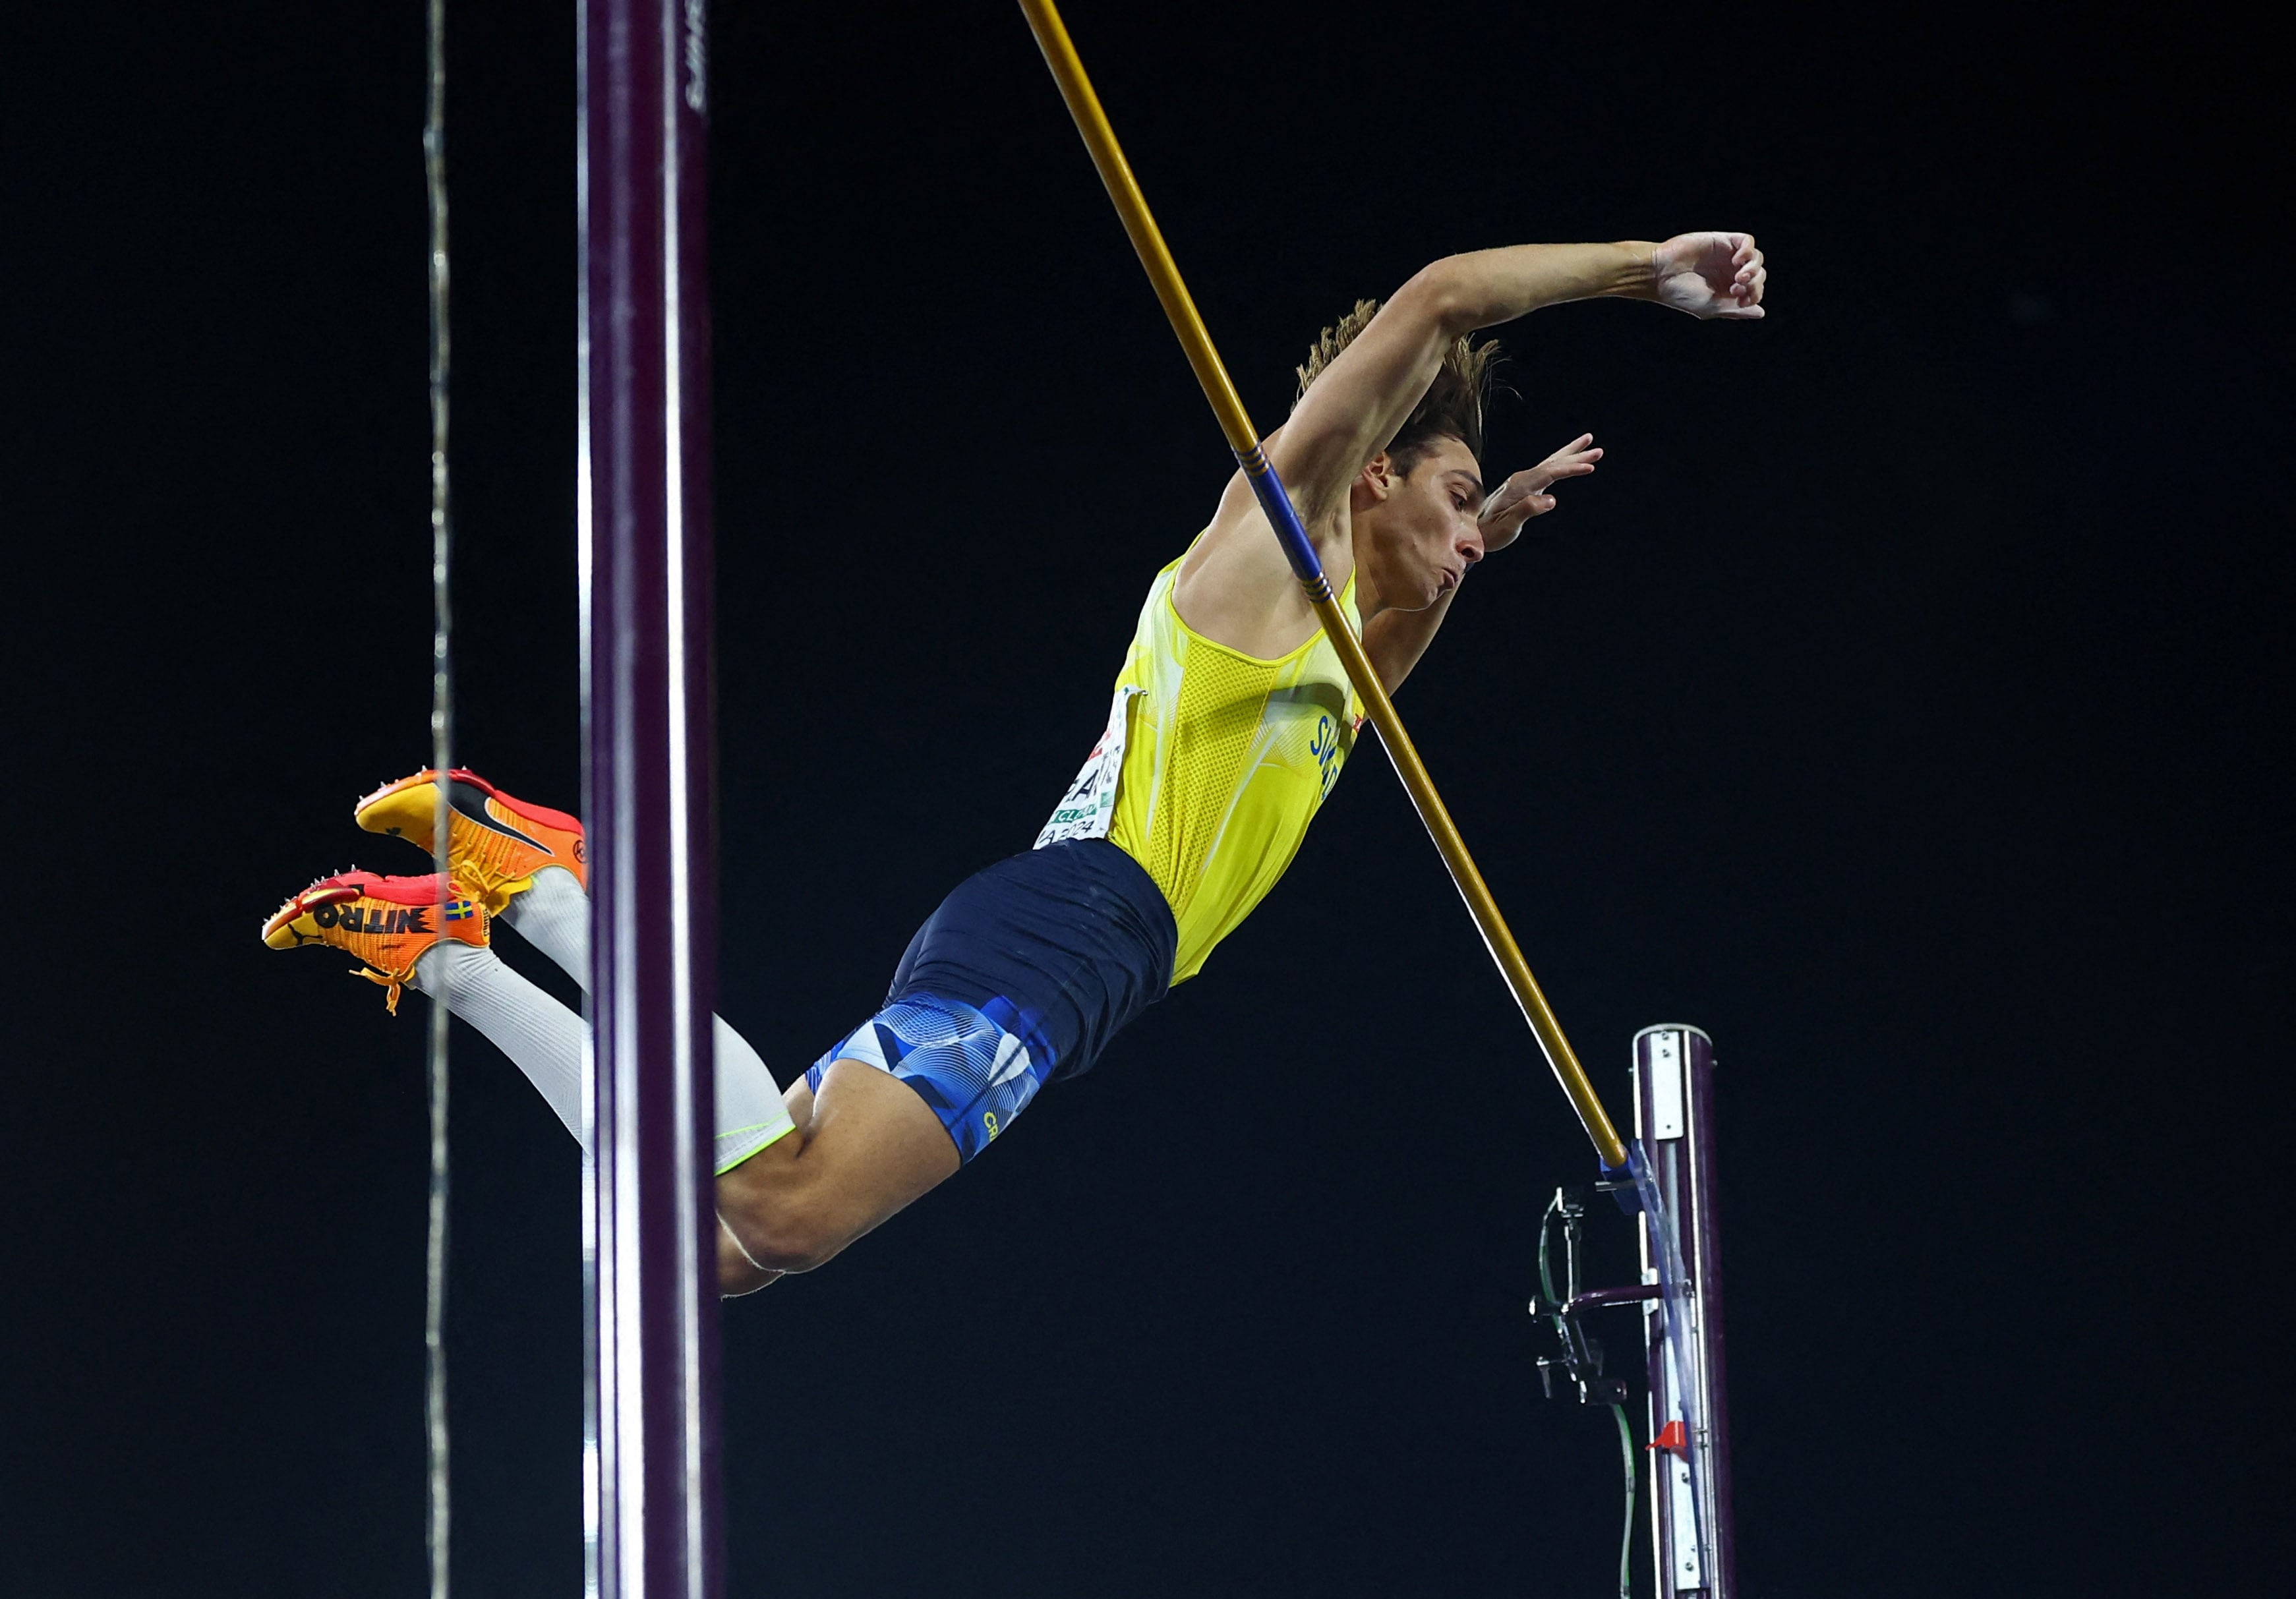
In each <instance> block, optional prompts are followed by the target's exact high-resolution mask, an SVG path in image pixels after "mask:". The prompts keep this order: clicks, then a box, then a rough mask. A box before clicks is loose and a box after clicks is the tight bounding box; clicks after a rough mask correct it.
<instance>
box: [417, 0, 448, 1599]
mask: <svg viewBox="0 0 2296 1599" xmlns="http://www.w3.org/2000/svg"><path fill="white" fill-rule="evenodd" d="M423 46H424V48H423V56H424V67H425V71H424V87H423V96H422V186H423V190H424V193H426V195H427V196H428V197H429V201H430V251H429V258H430V766H431V768H432V769H433V770H434V771H437V772H439V773H440V774H442V775H441V776H440V778H439V788H438V795H439V809H438V815H437V816H436V817H435V818H434V820H433V822H432V824H431V830H430V837H431V846H430V853H431V861H430V870H431V872H432V873H434V874H435V875H436V876H437V878H438V880H439V907H440V909H439V915H440V920H439V925H440V926H441V927H442V928H443V927H444V926H445V925H446V922H445V907H446V902H447V894H448V890H447V857H448V853H449V845H450V843H451V840H450V838H449V835H448V828H447V817H448V810H447V783H446V779H445V777H444V775H443V774H445V773H446V772H447V771H449V770H451V769H452V768H453V767H454V764H455V627H454V607H453V605H452V603H450V602H451V599H452V593H451V589H452V585H451V581H450V579H451V578H452V577H453V571H454V562H453V556H454V524H453V519H452V517H451V516H450V515H449V512H450V510H451V504H450V501H449V498H448V495H447V488H448V486H449V483H448V478H447V390H448V377H449V374H450V373H452V371H453V365H454V363H453V359H452V355H453V346H452V341H451V340H449V339H448V337H447V333H448V322H447V7H446V4H445V0H429V4H428V5H427V6H426V7H425V8H424V12H423ZM429 1010H430V1032H429V1037H428V1039H427V1041H426V1046H425V1049H424V1057H425V1059H424V1064H425V1068H426V1070H425V1071H424V1074H423V1075H424V1077H425V1078H427V1079H428V1083H429V1098H430V1195H429V1200H428V1202H427V1206H426V1210H425V1215H426V1223H425V1237H424V1241H423V1250H422V1285H423V1292H422V1440H423V1452H424V1465H425V1468H426V1469H425V1471H424V1473H423V1494H422V1497H423V1505H424V1524H423V1540H422V1541H423V1546H424V1551H425V1553H426V1554H428V1556H429V1559H430V1599H447V1575H448V1569H449V1562H448V1558H447V1555H448V1550H449V1546H450V1540H449V1532H450V1530H451V1521H452V1517H451V1511H452V1504H453V1501H452V1499H451V1497H450V1496H449V1493H448V1486H447V1485H448V1473H447V1456H448V1448H447V1441H448V1439H447V1177H448V1164H447V1087H448V1083H449V1077H448V1072H447V1000H446V996H444V995H440V996H438V997H437V998H435V999H433V1000H432V1001H431V1003H430V1007H429Z"/></svg>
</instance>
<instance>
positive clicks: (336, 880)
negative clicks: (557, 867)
mask: <svg viewBox="0 0 2296 1599" xmlns="http://www.w3.org/2000/svg"><path fill="white" fill-rule="evenodd" d="M439 939H452V940H453V941H454V942H455V943H458V944H469V945H472V946H475V947H479V948H481V949H483V948H484V947H486V943H487V912H486V907H485V906H483V905H480V903H479V902H478V901H477V900H475V899H474V898H471V896H470V895H469V894H468V893H466V892H465V891H464V890H463V888H462V885H460V884H459V883H455V882H452V881H446V882H442V881H440V880H439V878H438V877H436V876H435V875H434V876H430V877H378V876H377V875H375V873H372V872H356V871H354V872H340V873H336V874H335V875H334V876H332V877H322V878H321V879H319V881H316V882H315V883H313V884H312V885H311V886H310V887H309V888H307V889H305V890H303V891H302V892H301V893H299V894H298V895H296V896H294V897H293V898H291V899H289V900H288V901H287V903H286V904H284V905H283V906H280V907H279V908H278V909H277V910H275V911H274V912H272V913H271V916H270V919H269V920H268V921H266V922H264V924H263V941H264V942H265V943H266V944H267V945H269V946H270V947H272V948H274V949H299V948H301V947H303V946H304V945H306V944H319V945H324V946H325V947H328V948H331V949H340V950H344V951H347V952H348V953H349V954H350V955H353V956H355V957H356V958H357V960H359V961H360V962H361V963H362V964H361V966H360V968H359V971H358V972H357V975H358V976H360V977H363V978H365V979H366V980H368V981H369V982H373V983H380V984H381V985H382V986H383V988H386V989H388V990H389V998H388V1000H387V1002H386V1004H387V1007H388V1008H389V1011H390V1013H391V1014H393V1015H397V1014H398V996H399V992H400V990H401V989H403V988H405V987H406V982H407V980H409V979H410V978H412V977H413V976H414V963H415V962H417V961H419V960H421V959H422V957H423V955H425V954H427V953H428V952H429V951H430V948H431V947H432V946H434V945H436V944H437V943H438V942H439Z"/></svg>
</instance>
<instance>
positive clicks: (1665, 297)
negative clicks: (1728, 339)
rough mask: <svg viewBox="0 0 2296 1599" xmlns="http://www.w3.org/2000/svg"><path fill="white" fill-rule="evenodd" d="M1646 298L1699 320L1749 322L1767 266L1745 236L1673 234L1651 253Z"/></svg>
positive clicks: (1758, 307) (1757, 308) (1756, 311)
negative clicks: (1653, 275)
mask: <svg viewBox="0 0 2296 1599" xmlns="http://www.w3.org/2000/svg"><path fill="white" fill-rule="evenodd" d="M1651 268H1652V271H1653V272H1654V273H1656V274H1657V281H1656V282H1655V283H1652V286H1651V298H1652V299H1655V300H1657V301H1658V302H1659V304H1661V305H1662V306H1672V307H1674V308H1675V309H1676V310H1677V311H1687V312H1689V313H1690V314H1691V315H1692V316H1696V317H1699V318H1701V319H1704V318H1706V317H1716V318H1719V319H1722V320H1724V321H1730V322H1752V321H1754V320H1756V319H1757V318H1759V316H1762V315H1763V312H1762V285H1763V284H1764V283H1767V282H1768V281H1769V269H1768V268H1767V266H1763V264H1762V252H1761V251H1760V250H1756V249H1755V248H1754V235H1753V234H1676V235H1675V236H1674V237H1673V238H1671V239H1669V240H1668V241H1667V242H1665V243H1663V244H1661V245H1660V246H1659V247H1658V249H1657V250H1655V251H1653V252H1652V255H1651Z"/></svg>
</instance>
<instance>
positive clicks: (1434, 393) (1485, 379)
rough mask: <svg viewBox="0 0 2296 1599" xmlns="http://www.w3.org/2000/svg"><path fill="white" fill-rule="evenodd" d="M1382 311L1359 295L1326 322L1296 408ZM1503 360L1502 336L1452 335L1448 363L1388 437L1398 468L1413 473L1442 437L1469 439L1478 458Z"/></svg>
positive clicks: (1470, 448) (1302, 374)
mask: <svg viewBox="0 0 2296 1599" xmlns="http://www.w3.org/2000/svg"><path fill="white" fill-rule="evenodd" d="M1378 315H1379V301H1377V300H1375V299H1359V300H1357V301H1356V308H1355V309H1354V310H1352V311H1350V312H1349V313H1348V314H1347V315H1346V316H1342V317H1341V318H1340V320H1339V321H1338V322H1337V323H1336V324H1333V326H1331V327H1327V328H1325V329H1324V331H1323V332H1322V333H1321V334H1320V335H1318V336H1317V338H1316V348H1313V349H1311V350H1309V351H1308V359H1307V362H1306V364H1305V365H1301V366H1300V367H1298V368H1297V369H1296V370H1297V371H1298V372H1299V373H1300V389H1299V392H1298V393H1297V394H1295V395H1294V396H1292V409H1294V410H1297V409H1299V406H1300V401H1301V400H1303V399H1305V398H1307V397H1308V386H1309V385H1310V384H1312V383H1313V382H1315V381H1316V379H1317V378H1319V377H1321V376H1322V375H1323V374H1324V372H1326V371H1327V370H1329V368H1330V367H1331V365H1332V363H1333V362H1334V361H1336V360H1338V359H1339V358H1340V352H1341V351H1342V350H1344V349H1346V348H1348V346H1349V345H1350V344H1353V343H1354V342H1355V341H1356V336H1357V334H1359V333H1361V332H1363V331H1364V329H1365V328H1367V327H1369V326H1370V325H1371V319H1372V318H1373V317H1374V316H1378ZM1499 360H1500V356H1499V347H1498V342H1497V340H1491V339H1486V340H1482V341H1481V342H1480V343H1476V342H1473V341H1472V340H1470V339H1468V338H1467V337H1465V336H1464V335H1462V336H1461V337H1459V338H1457V339H1454V340H1451V347H1450V348H1448V349H1447V350H1445V351H1444V352H1443V365H1441V366H1440V367H1439V368H1438V369H1437V370H1436V373H1435V379H1434V381H1432V382H1431V383H1430V384H1429V385H1428V386H1427V392H1426V393H1425V394H1423V395H1422V396H1421V397H1420V400H1419V403H1418V404H1417V405H1416V406H1413V407H1412V408H1411V414H1410V415H1409V416H1408V417H1406V419H1405V420H1404V423H1403V425H1402V426H1401V427H1400V428H1398V429H1397V430H1396V433H1395V437H1394V438H1393V439H1390V440H1389V441H1388V446H1387V454H1388V457H1389V459H1390V460H1392V461H1393V462H1394V463H1395V465H1396V470H1397V471H1401V472H1404V473H1406V474H1407V473H1408V472H1409V471H1411V469H1412V468H1413V467H1415V466H1416V465H1418V464H1419V459H1420V457H1421V456H1423V455H1425V454H1426V453H1427V450H1428V448H1429V447H1430V446H1431V445H1432V444H1433V443H1434V441H1435V440H1436V439H1457V440H1458V441H1459V442H1460V443H1462V444H1464V445H1465V446H1466V447H1467V449H1468V451H1469V453H1471V454H1472V455H1474V456H1475V457H1476V458H1477V459H1478V460H1480V459H1481V457H1482V454H1483V408H1484V407H1485V406H1487V405H1488V403H1489V401H1490V393H1491V369H1492V368H1493V367H1495V366H1497V365H1498V362H1499Z"/></svg>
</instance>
